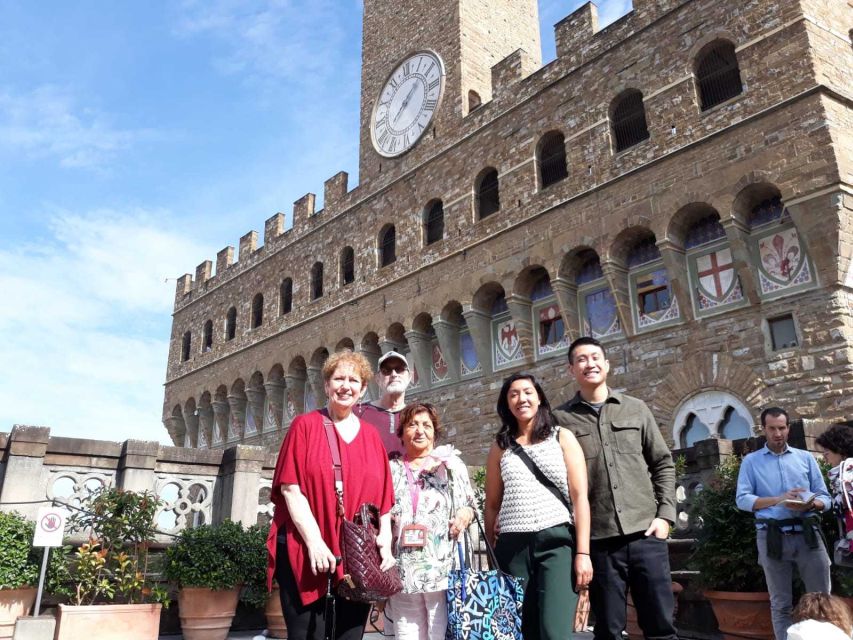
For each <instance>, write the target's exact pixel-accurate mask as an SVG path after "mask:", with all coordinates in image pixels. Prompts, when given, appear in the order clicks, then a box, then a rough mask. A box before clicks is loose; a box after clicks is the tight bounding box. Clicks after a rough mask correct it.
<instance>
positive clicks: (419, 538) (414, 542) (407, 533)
mask: <svg viewBox="0 0 853 640" xmlns="http://www.w3.org/2000/svg"><path fill="white" fill-rule="evenodd" d="M426 534H427V528H426V527H425V526H424V525H422V524H407V525H406V526H405V527H403V535H402V536H401V539H400V546H402V547H408V548H410V549H416V548H418V547H423V546H424V545H425V544H426Z"/></svg>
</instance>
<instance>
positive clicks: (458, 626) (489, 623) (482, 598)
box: [444, 519, 524, 640]
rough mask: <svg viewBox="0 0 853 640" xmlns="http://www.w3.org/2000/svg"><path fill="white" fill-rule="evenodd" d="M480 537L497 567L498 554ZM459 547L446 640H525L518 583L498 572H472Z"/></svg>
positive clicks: (450, 580) (449, 591)
mask: <svg viewBox="0 0 853 640" xmlns="http://www.w3.org/2000/svg"><path fill="white" fill-rule="evenodd" d="M477 524H478V525H479V524H480V522H479V519H478V520H477ZM480 531H481V532H482V526H480ZM465 535H466V538H467V535H468V534H467V533H466V534H465ZM481 535H482V539H483V541H484V542H485V543H486V551H487V553H488V558H489V561H490V563H491V565H492V566H493V567H497V566H498V562H497V560H496V559H495V552H494V550H493V549H492V546H491V545H490V544H489V542H488V541H487V540H486V536H485V535H484V534H481ZM467 539H468V540H470V538H467ZM456 546H457V551H458V553H459V568H458V569H452V570H451V571H450V575H449V577H448V584H447V632H446V633H445V636H444V637H445V640H522V636H521V606H522V603H523V601H524V589H523V588H522V586H521V584H520V582H519V580H518V579H517V578H515V577H513V576H511V575H509V574H507V573H504V572H503V571H501V570H500V569H497V568H496V569H492V570H483V569H482V567H481V568H480V570H475V569H473V568H472V566H471V562H470V558H466V557H465V556H466V554H464V553H463V549H462V543H461V542H457V543H456Z"/></svg>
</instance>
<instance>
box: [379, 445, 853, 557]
mask: <svg viewBox="0 0 853 640" xmlns="http://www.w3.org/2000/svg"><path fill="white" fill-rule="evenodd" d="M392 477H393V476H392ZM829 486H830V489H831V491H832V503H833V506H834V507H835V514H836V516H837V517H838V521H839V523H840V525H841V529H842V533H843V534H844V537H843V539H844V540H846V541H847V545H846V548H847V550H848V551H850V552H853V510H851V509H850V507H851V505H853V458H847V459H846V460H843V461H842V462H841V464H840V465H838V466H837V467H834V468H832V469H830V470H829ZM396 490H397V489H396V485H395V489H394V491H396Z"/></svg>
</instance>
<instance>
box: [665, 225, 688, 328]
mask: <svg viewBox="0 0 853 640" xmlns="http://www.w3.org/2000/svg"><path fill="white" fill-rule="evenodd" d="M657 245H658V249H659V250H660V256H661V259H662V260H663V266H664V267H665V268H666V277H667V278H669V286H670V287H671V288H672V295H673V296H675V299H676V300H677V301H678V312H679V314H680V315H681V318H682V319H683V320H684V321H685V322H690V321H692V320H693V304H692V301H691V299H690V276H689V274H688V271H687V261H686V260H685V258H684V250H682V249H681V248H680V247H677V246H675V245H674V244H673V243H672V242H671V241H670V240H661V241H660V242H658V243H657Z"/></svg>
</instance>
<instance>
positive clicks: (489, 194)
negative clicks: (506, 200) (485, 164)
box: [477, 169, 501, 220]
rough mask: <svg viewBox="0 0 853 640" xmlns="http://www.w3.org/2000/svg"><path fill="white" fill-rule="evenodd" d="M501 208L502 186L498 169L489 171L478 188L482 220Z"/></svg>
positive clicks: (478, 207)
mask: <svg viewBox="0 0 853 640" xmlns="http://www.w3.org/2000/svg"><path fill="white" fill-rule="evenodd" d="M500 208H501V198H500V185H499V184H498V171H497V169H489V170H488V171H487V172H486V173H485V174H483V177H482V178H481V179H480V184H479V185H478V188H477V209H478V211H479V213H480V219H481V220H482V219H483V218H485V217H487V216H490V215H492V214H493V213H496V212H497V211H498V210H499V209H500Z"/></svg>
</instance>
